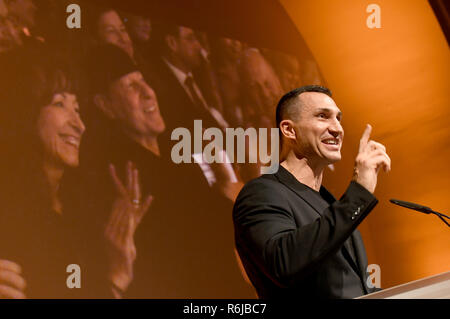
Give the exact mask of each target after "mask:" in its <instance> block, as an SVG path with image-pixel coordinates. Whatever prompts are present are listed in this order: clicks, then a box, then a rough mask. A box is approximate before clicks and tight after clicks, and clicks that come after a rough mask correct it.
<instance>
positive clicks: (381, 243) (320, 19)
mask: <svg viewBox="0 0 450 319" xmlns="http://www.w3.org/2000/svg"><path fill="white" fill-rule="evenodd" d="M280 2H281V3H282V5H283V6H284V7H285V9H286V11H287V12H288V14H289V15H290V16H291V18H292V19H293V21H294V23H295V24H296V26H297V27H298V29H299V31H300V33H301V34H302V36H303V37H304V39H305V42H306V44H307V45H308V47H309V49H310V50H311V52H312V54H313V56H314V58H315V60H316V61H317V63H318V65H319V67H320V69H321V72H322V74H323V76H324V78H325V80H326V82H327V84H328V86H329V87H330V88H331V89H332V91H333V93H334V98H335V101H336V103H337V104H338V106H339V107H340V108H341V110H342V111H343V113H344V117H343V124H344V129H345V139H344V148H343V160H342V161H341V162H340V163H338V164H337V165H336V170H335V171H334V172H331V171H328V172H327V173H326V175H325V179H324V181H325V182H324V184H325V185H326V186H327V187H328V188H329V189H331V190H332V192H333V193H334V194H335V195H339V194H342V193H343V192H344V190H345V188H346V187H347V184H348V182H349V180H350V178H351V174H352V167H353V161H354V158H355V156H356V152H357V148H358V142H359V138H360V136H361V134H362V132H363V130H364V126H365V124H366V123H370V124H372V126H373V128H374V129H373V133H372V138H373V139H374V140H376V141H379V142H381V143H383V144H384V145H385V146H386V147H387V150H388V154H389V155H390V157H391V159H392V171H391V172H390V173H389V174H383V173H380V175H381V176H380V177H379V182H378V186H377V189H376V192H375V195H376V196H377V198H378V199H379V201H380V202H379V204H378V205H377V206H376V208H375V209H374V211H372V213H371V214H370V215H369V217H368V218H367V219H366V220H365V221H364V222H363V223H362V224H361V225H360V227H359V229H360V231H361V233H362V235H363V238H364V241H365V244H366V248H367V254H368V257H369V264H371V263H375V264H379V265H380V267H381V284H382V287H383V288H387V287H391V286H394V285H398V284H401V283H404V282H408V281H411V280H416V279H419V278H422V277H426V276H430V275H434V274H438V273H441V272H444V271H449V270H450V230H449V228H448V227H446V226H445V224H444V223H442V221H440V220H439V219H438V218H437V217H436V216H432V215H425V214H421V213H419V212H414V211H409V210H407V209H405V208H400V207H397V206H394V205H392V204H391V203H389V202H388V200H389V199H390V198H397V199H403V200H407V201H412V202H417V203H420V204H423V205H426V206H429V207H431V208H433V209H434V210H436V211H439V212H442V213H444V214H447V215H448V213H449V207H450V194H449V193H450V182H449V163H450V160H449V159H450V126H449V122H450V96H449V95H450V94H449V88H450V87H449V85H450V67H449V48H448V45H447V42H446V40H445V37H444V35H443V33H442V31H441V29H440V26H439V24H438V22H437V20H436V18H435V16H434V14H433V11H432V9H431V7H430V6H429V4H428V2H427V1H425V0H413V1H411V0H395V1H392V0H390V1H389V0H376V1H375V0H374V1H361V0H360V1H356V0H352V1H349V0H339V1H334V0H333V1H330V0H328V1H325V0H315V1H298V0H280ZM371 3H376V4H378V5H379V6H380V7H381V29H369V28H368V27H367V26H366V19H367V17H368V16H369V13H366V7H367V6H368V5H369V4H371Z"/></svg>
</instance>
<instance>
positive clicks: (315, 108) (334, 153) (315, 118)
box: [294, 92, 344, 165]
mask: <svg viewBox="0 0 450 319" xmlns="http://www.w3.org/2000/svg"><path fill="white" fill-rule="evenodd" d="M297 98H298V99H300V101H299V102H300V105H299V107H300V112H299V116H298V119H296V120H295V121H294V128H295V131H296V134H297V146H298V147H297V150H296V153H298V154H299V155H301V156H304V157H306V158H307V159H308V160H310V161H312V162H315V163H320V164H324V165H328V164H332V163H335V162H337V161H339V160H340V159H341V147H342V141H343V138H344V129H343V128H342V126H341V117H342V113H341V111H340V110H339V108H338V107H337V106H336V103H335V102H334V101H333V99H332V98H331V97H329V96H328V95H326V94H324V93H319V92H305V93H302V94H300V95H299V96H298V97H297Z"/></svg>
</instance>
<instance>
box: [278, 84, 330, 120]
mask: <svg viewBox="0 0 450 319" xmlns="http://www.w3.org/2000/svg"><path fill="white" fill-rule="evenodd" d="M305 92H318V93H323V94H326V95H328V96H329V97H331V96H332V94H331V91H330V89H328V88H326V87H324V86H320V85H305V86H302V87H299V88H296V89H293V90H292V91H289V92H288V93H286V94H285V95H283V97H282V98H281V99H280V101H279V102H278V105H277V110H276V123H277V127H280V123H281V121H282V120H284V119H285V118H286V117H290V118H292V117H293V115H294V114H297V113H298V108H294V107H293V106H298V105H297V103H295V98H296V97H298V96H299V95H300V94H302V93H305Z"/></svg>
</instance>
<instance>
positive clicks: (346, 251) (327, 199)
mask: <svg viewBox="0 0 450 319" xmlns="http://www.w3.org/2000/svg"><path fill="white" fill-rule="evenodd" d="M275 176H276V178H277V179H278V180H279V181H280V182H281V183H283V184H284V185H286V186H287V187H288V188H289V189H291V190H292V191H294V192H295V193H296V194H297V195H298V196H300V197H301V198H303V200H304V201H305V202H306V203H308V204H309V205H310V206H311V207H312V208H313V209H314V211H315V212H317V214H318V215H319V216H323V211H324V210H325V209H327V208H328V207H329V206H330V205H331V204H332V203H333V202H335V201H336V198H335V197H334V196H333V195H332V194H331V193H330V192H329V191H328V190H327V189H326V188H325V187H323V186H322V187H321V188H320V196H321V197H322V198H320V196H319V195H318V194H316V193H315V192H314V190H312V189H311V188H309V187H308V186H306V185H304V184H302V183H300V182H299V181H298V180H297V179H296V178H295V177H294V175H292V174H291V173H290V172H289V171H288V170H286V169H285V168H284V167H283V166H281V165H280V166H279V169H278V172H277V173H276V174H275ZM358 235H359V232H358V231H357V230H356V231H355V232H353V233H352V235H351V236H350V237H349V238H347V240H346V241H345V242H344V244H343V246H342V253H343V255H344V256H345V258H346V259H347V260H348V262H349V263H350V265H351V267H352V268H353V269H354V270H355V272H356V273H357V274H358V275H359V276H360V277H361V278H362V279H363V280H365V279H364V276H363V274H364V273H363V272H362V271H361V268H360V266H359V265H360V264H362V263H361V261H360V260H358V258H357V255H356V249H357V247H356V246H355V245H354V244H353V247H352V245H351V243H350V241H352V243H356V242H357V243H359V242H361V239H360V235H359V237H358V238H359V239H356V240H354V236H358ZM353 248H354V249H353ZM358 248H359V246H358ZM363 286H364V289H365V285H363Z"/></svg>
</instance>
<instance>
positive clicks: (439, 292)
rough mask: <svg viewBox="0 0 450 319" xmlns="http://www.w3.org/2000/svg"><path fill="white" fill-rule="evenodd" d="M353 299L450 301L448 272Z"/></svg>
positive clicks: (449, 277)
mask: <svg viewBox="0 0 450 319" xmlns="http://www.w3.org/2000/svg"><path fill="white" fill-rule="evenodd" d="M355 299H450V271H448V272H444V273H442V274H439V275H434V276H431V277H426V278H422V279H419V280H415V281H411V282H408V283H406V284H402V285H398V286H395V287H391V288H387V289H384V290H381V291H378V292H374V293H371V294H368V295H365V296H362V297H358V298H355Z"/></svg>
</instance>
